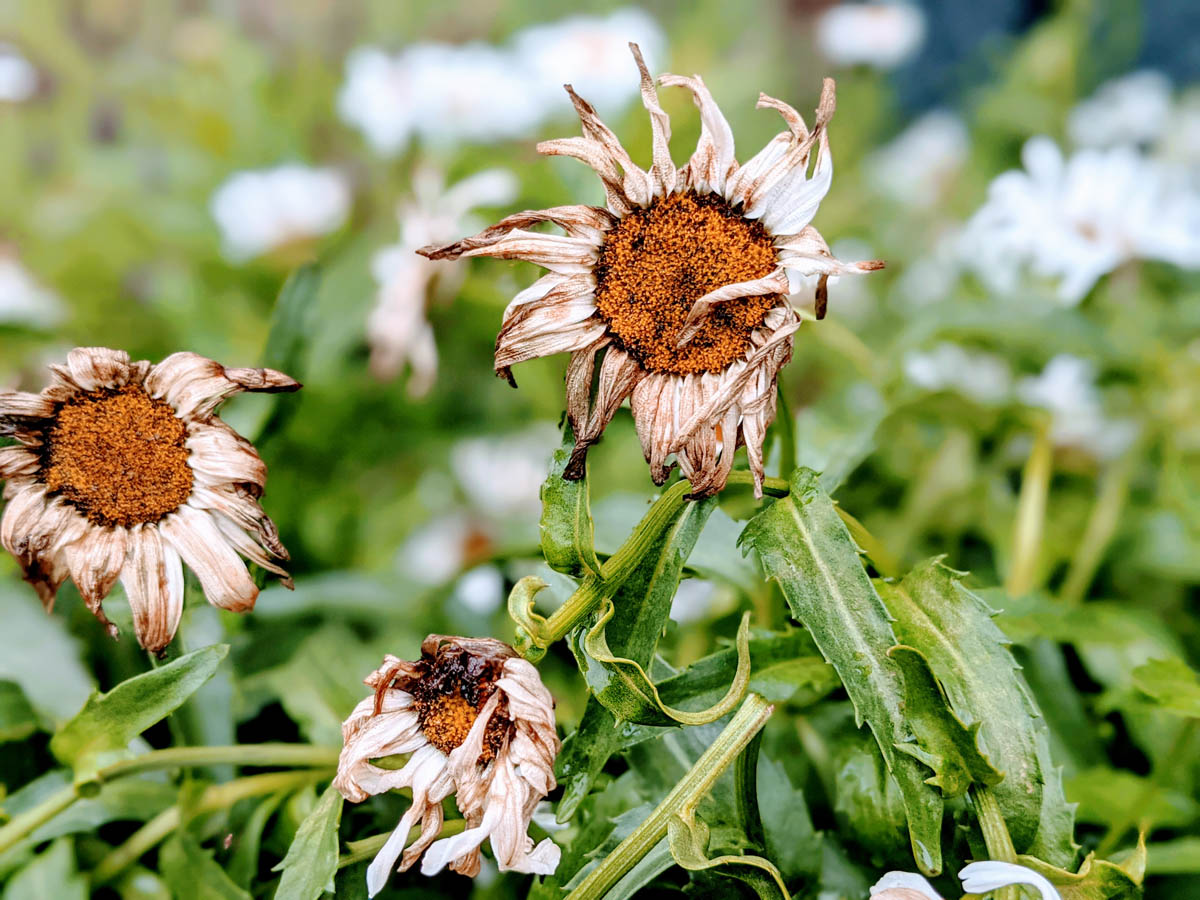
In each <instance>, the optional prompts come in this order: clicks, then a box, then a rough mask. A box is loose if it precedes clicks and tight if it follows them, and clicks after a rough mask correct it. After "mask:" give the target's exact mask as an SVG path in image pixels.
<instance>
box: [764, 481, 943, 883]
mask: <svg viewBox="0 0 1200 900" xmlns="http://www.w3.org/2000/svg"><path fill="white" fill-rule="evenodd" d="M741 543H742V545H743V546H745V547H749V548H753V549H754V550H755V551H757V552H758V555H759V558H760V559H761V560H762V564H763V568H764V569H765V571H766V573H767V575H768V576H769V577H770V578H773V579H775V580H776V581H777V582H778V583H779V586H780V588H781V589H782V591H783V595H784V598H785V599H786V600H787V603H788V607H789V608H790V610H791V613H792V615H793V616H794V617H795V618H796V619H798V620H799V621H800V622H802V623H803V624H804V625H805V626H806V627H807V628H808V630H809V631H810V632H811V633H812V636H813V639H814V640H815V641H816V643H817V646H818V647H819V648H820V650H821V654H822V655H823V656H824V657H825V659H826V660H828V661H829V662H830V663H831V664H832V665H833V667H834V668H835V669H836V670H837V673H838V676H839V677H840V678H841V680H842V684H843V685H845V687H846V692H847V693H848V694H849V695H850V699H851V700H852V701H853V702H854V708H855V714H856V717H857V719H858V722H859V723H860V724H861V723H862V722H866V723H867V725H868V726H869V727H870V729H871V731H872V733H873V734H874V736H875V739H876V741H877V742H878V744H879V749H880V752H881V753H882V754H883V758H884V760H885V762H886V763H887V766H888V769H889V771H891V773H892V775H893V776H894V777H895V779H896V783H897V784H898V785H899V787H900V791H901V794H902V795H903V797H904V806H905V810H906V812H907V818H908V827H909V836H910V838H911V843H912V849H913V856H914V858H915V859H916V862H917V865H918V867H919V868H920V869H921V871H923V872H924V873H926V874H927V875H936V874H938V873H939V872H940V871H941V867H942V861H941V860H942V855H941V853H942V851H941V824H942V813H943V807H942V798H941V797H940V796H939V795H938V793H937V791H936V790H935V789H934V788H933V787H932V786H931V785H928V784H926V783H925V779H926V778H928V777H929V774H930V773H929V769H928V768H927V767H925V766H924V765H923V764H922V763H920V762H918V761H917V760H916V759H914V758H913V757H911V756H908V755H907V754H904V753H899V752H897V751H896V749H895V748H896V746H897V745H898V744H910V743H913V742H915V740H916V736H915V735H914V734H913V732H912V729H911V728H910V727H909V725H908V724H907V721H906V719H905V716H904V676H903V672H902V671H901V669H900V666H899V664H897V663H896V662H895V661H894V660H892V659H891V658H889V657H888V655H887V652H888V650H890V649H891V648H892V647H893V646H895V645H896V643H897V641H896V637H895V635H894V633H893V632H892V628H891V622H890V616H889V615H888V613H887V610H886V609H885V608H884V605H883V602H882V601H881V600H880V599H879V595H878V594H877V593H876V592H875V588H874V586H873V585H872V584H871V580H870V578H868V577H867V573H866V571H865V570H864V569H863V566H862V562H861V560H860V559H859V556H858V548H857V547H856V546H855V545H854V542H853V540H851V538H850V534H849V532H848V531H847V530H846V526H845V524H844V523H843V522H842V519H841V517H840V516H839V515H838V513H837V510H836V509H835V508H834V506H833V502H832V501H831V500H830V499H829V496H828V495H827V494H826V493H825V492H824V491H823V490H821V487H820V485H819V483H818V480H817V474H816V473H815V472H813V471H812V470H811V469H797V470H796V471H795V472H794V473H793V474H792V477H791V491H790V493H789V495H788V496H787V497H784V498H783V499H780V500H777V501H776V502H775V503H773V504H772V505H771V506H770V507H768V508H767V509H765V510H764V511H763V512H761V513H759V514H758V515H757V516H755V517H754V518H753V519H751V520H750V522H749V524H747V526H746V529H745V531H743V532H742V537H741Z"/></svg>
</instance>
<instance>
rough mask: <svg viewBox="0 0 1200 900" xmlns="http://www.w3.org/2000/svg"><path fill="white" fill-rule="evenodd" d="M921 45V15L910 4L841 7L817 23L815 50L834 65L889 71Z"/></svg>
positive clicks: (828, 12) (845, 4) (832, 9)
mask: <svg viewBox="0 0 1200 900" xmlns="http://www.w3.org/2000/svg"><path fill="white" fill-rule="evenodd" d="M924 42H925V13H924V12H922V11H921V9H920V7H918V6H915V5H913V4H911V3H891V2H882V3H843V4H840V5H838V6H832V7H830V8H829V9H827V10H825V12H823V13H821V15H820V16H819V17H818V19H817V46H818V47H819V48H820V50H821V52H822V53H823V54H824V55H825V58H826V59H828V60H829V61H830V62H832V63H834V64H835V65H839V66H852V65H860V64H861V65H868V66H874V67H876V68H879V69H893V68H895V67H896V66H898V65H900V64H901V63H903V62H905V61H907V60H909V59H911V58H912V57H913V56H914V55H916V53H917V51H918V50H920V49H921V45H922V44H923V43H924Z"/></svg>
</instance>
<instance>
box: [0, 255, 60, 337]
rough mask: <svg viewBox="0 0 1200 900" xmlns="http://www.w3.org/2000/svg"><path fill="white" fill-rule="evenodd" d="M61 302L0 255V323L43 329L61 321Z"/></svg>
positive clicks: (13, 263)
mask: <svg viewBox="0 0 1200 900" xmlns="http://www.w3.org/2000/svg"><path fill="white" fill-rule="evenodd" d="M63 313H64V308H63V303H62V300H60V299H59V298H58V295H57V294H55V293H54V292H53V291H51V290H49V289H48V288H45V287H43V286H42V285H40V284H38V283H37V281H36V280H35V279H34V277H33V276H32V275H30V274H29V272H28V271H27V270H26V269H25V267H24V266H22V265H21V264H20V263H19V262H17V260H16V259H15V258H13V257H11V256H6V255H4V254H3V253H2V252H0V322H8V323H13V324H17V325H33V326H35V327H38V328H44V327H47V326H50V325H55V324H57V323H58V322H60V321H62V318H63Z"/></svg>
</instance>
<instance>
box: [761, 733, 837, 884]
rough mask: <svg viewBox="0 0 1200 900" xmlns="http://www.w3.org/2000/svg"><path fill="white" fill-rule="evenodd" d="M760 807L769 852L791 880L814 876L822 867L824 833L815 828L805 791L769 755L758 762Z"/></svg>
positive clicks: (769, 855) (780, 764) (767, 852)
mask: <svg viewBox="0 0 1200 900" xmlns="http://www.w3.org/2000/svg"><path fill="white" fill-rule="evenodd" d="M758 809H759V815H760V816H761V818H762V823H763V833H764V837H765V839H766V847H765V849H766V855H767V856H768V858H770V859H771V861H772V862H774V863H775V865H777V866H778V867H779V871H780V872H781V873H782V874H783V876H784V878H785V879H787V880H788V881H790V880H792V879H794V878H802V877H803V878H812V877H815V876H816V875H817V874H818V873H819V872H820V870H821V843H822V840H821V835H819V834H818V833H817V831H816V829H815V828H814V827H813V823H812V817H811V816H810V815H809V812H808V804H807V803H806V802H805V799H804V791H803V790H802V789H801V788H799V787H796V786H795V785H794V784H792V781H791V779H790V778H789V777H788V773H787V770H786V769H785V768H784V766H783V764H782V763H780V762H779V761H777V760H774V759H769V758H767V757H766V756H765V755H764V756H761V757H760V758H759V761H758Z"/></svg>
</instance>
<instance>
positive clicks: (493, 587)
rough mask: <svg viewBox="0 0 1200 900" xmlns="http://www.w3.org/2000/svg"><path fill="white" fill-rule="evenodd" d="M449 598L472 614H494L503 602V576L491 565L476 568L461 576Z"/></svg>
mask: <svg viewBox="0 0 1200 900" xmlns="http://www.w3.org/2000/svg"><path fill="white" fill-rule="evenodd" d="M451 597H452V599H453V600H455V601H456V602H458V603H461V604H462V605H463V606H465V607H466V608H467V609H469V610H470V611H471V612H473V613H478V614H479V615H483V616H486V615H489V614H491V613H494V612H495V611H496V610H498V609H499V608H500V604H501V603H503V602H504V575H503V573H502V572H501V571H500V570H499V569H498V568H496V567H495V566H492V565H483V566H476V567H475V568H474V569H471V570H469V571H467V572H464V573H463V574H462V577H461V578H459V579H458V582H457V583H456V584H455V585H454V592H453V594H451Z"/></svg>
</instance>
